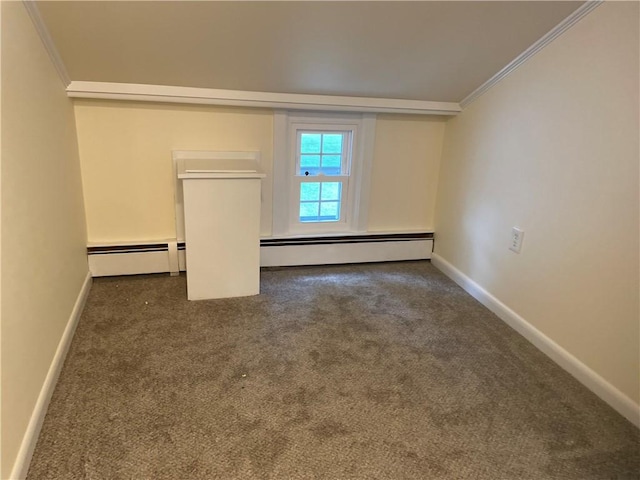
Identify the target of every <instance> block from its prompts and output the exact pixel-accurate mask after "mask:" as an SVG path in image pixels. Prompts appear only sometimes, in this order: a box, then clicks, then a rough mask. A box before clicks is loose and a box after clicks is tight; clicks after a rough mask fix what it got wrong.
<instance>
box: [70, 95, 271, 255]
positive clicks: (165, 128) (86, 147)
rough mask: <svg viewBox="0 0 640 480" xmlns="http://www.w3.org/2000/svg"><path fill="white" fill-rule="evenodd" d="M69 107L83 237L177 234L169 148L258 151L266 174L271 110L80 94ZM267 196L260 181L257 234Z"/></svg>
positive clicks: (267, 224)
mask: <svg viewBox="0 0 640 480" xmlns="http://www.w3.org/2000/svg"><path fill="white" fill-rule="evenodd" d="M75 113H76V122H77V126H78V146H79V149H80V159H81V162H82V182H83V185H84V192H85V208H86V212H87V231H88V236H89V241H90V242H97V243H100V242H127V241H148V240H163V239H169V238H175V237H176V227H175V207H174V183H173V182H174V177H173V170H172V168H173V167H172V160H171V151H172V150H221V151H260V152H262V158H261V163H262V167H263V169H264V170H265V172H266V173H267V174H270V173H271V169H272V163H273V162H272V151H273V146H272V144H273V120H272V117H273V115H272V112H271V111H270V110H259V109H240V108H225V107H208V106H188V105H166V104H164V105H163V104H148V103H129V102H112V101H96V100H79V101H76V104H75ZM271 196H272V194H271V188H270V185H269V184H268V182H264V189H263V198H264V200H265V201H264V203H263V211H262V233H263V234H264V235H268V234H270V232H271V211H270V209H269V208H270V205H271Z"/></svg>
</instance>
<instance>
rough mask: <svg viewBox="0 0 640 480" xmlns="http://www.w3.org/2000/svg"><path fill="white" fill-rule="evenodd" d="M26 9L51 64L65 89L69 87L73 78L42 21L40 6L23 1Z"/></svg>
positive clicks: (26, 0)
mask: <svg viewBox="0 0 640 480" xmlns="http://www.w3.org/2000/svg"><path fill="white" fill-rule="evenodd" d="M22 3H23V5H24V7H25V8H26V9H27V13H28V14H29V16H30V17H31V21H32V22H33V26H34V27H35V29H36V31H37V32H38V35H40V39H41V40H42V43H43V45H44V48H45V49H46V50H47V53H48V54H49V57H50V58H51V62H52V63H53V66H54V67H55V69H56V71H57V72H58V76H59V77H60V80H61V81H62V84H63V85H64V87H65V88H66V87H68V86H69V84H70V83H71V78H70V77H69V73H67V68H66V67H65V66H64V63H63V62H62V58H61V57H60V53H58V49H57V48H56V46H55V44H54V43H53V39H52V38H51V34H50V33H49V29H48V28H47V26H46V25H45V23H44V20H42V16H40V10H38V6H37V5H36V2H35V1H34V0H23V1H22Z"/></svg>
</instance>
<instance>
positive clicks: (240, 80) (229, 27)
mask: <svg viewBox="0 0 640 480" xmlns="http://www.w3.org/2000/svg"><path fill="white" fill-rule="evenodd" d="M582 3H583V2H575V1H574V2H563V1H537V2H527V1H493V2H489V1H470V2H457V1H426V2H420V1H418V2H416V1H413V2H398V1H390V2H377V1H356V2H328V1H319V2H307V1H297V2H296V1H294V2H268V1H267V2H264V1H262V2H230V1H220V2H217V1H195V2H191V1H152V2H149V1H143V2H133V1H124V2H122V1H115V2H111V1H91V2H89V1H70V2H57V1H56V2H51V1H40V2H37V6H38V8H39V10H40V14H41V17H42V19H43V20H44V22H45V24H46V26H47V27H48V29H49V33H50V34H51V37H52V39H53V43H54V44H55V46H56V47H57V49H58V52H59V54H60V57H61V58H62V61H63V63H64V65H65V67H66V69H67V71H68V73H69V76H70V78H71V80H73V81H94V82H117V83H133V84H151V85H171V86H182V87H201V88H213V89H228V90H245V91H254V92H275V93H294V94H317V95H343V96H355V97H375V98H396V99H407V100H425V101H437V102H460V101H461V100H462V99H464V98H465V97H466V96H467V95H469V94H470V93H471V92H473V91H474V90H475V89H476V88H478V87H479V86H480V85H482V84H483V83H484V82H485V81H486V80H488V79H489V78H491V77H492V76H493V75H494V74H495V73H496V72H498V71H500V70H501V69H502V68H503V67H504V66H505V65H507V64H508V63H509V62H510V61H511V60H513V59H514V58H515V57H517V56H518V55H519V54H520V53H522V52H523V51H524V50H526V49H527V48H528V47H529V46H531V45H532V44H533V43H534V42H536V41H537V40H538V39H539V38H540V37H542V36H543V35H544V34H546V33H547V32H548V31H549V30H551V29H552V28H553V27H555V26H556V25H557V24H558V23H560V22H561V21H562V20H563V19H564V18H566V17H567V16H569V14H571V13H572V12H573V11H574V10H576V9H577V8H579V7H580V6H581V5H582Z"/></svg>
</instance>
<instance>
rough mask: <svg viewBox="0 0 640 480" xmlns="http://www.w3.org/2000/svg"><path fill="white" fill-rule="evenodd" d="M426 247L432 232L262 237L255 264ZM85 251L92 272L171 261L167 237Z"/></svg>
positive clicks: (120, 271)
mask: <svg viewBox="0 0 640 480" xmlns="http://www.w3.org/2000/svg"><path fill="white" fill-rule="evenodd" d="M173 245H176V244H175V241H174V243H173ZM174 248H175V246H174ZM185 249H186V245H185V243H184V242H177V254H178V259H177V260H178V265H179V270H180V271H185V269H186V261H185ZM432 250H433V232H420V233H415V232H412V233H372V234H358V235H342V236H340V235H335V236H316V237H283V238H263V239H261V240H260V266H262V267H281V266H294V265H329V264H341V263H365V262H389V261H401V260H426V259H429V258H431V252H432ZM87 254H88V256H89V268H90V270H91V274H92V275H93V276H94V277H104V276H115V275H138V274H148V273H165V272H171V271H172V267H171V265H172V264H175V262H173V263H172V262H171V258H170V255H171V252H170V249H169V242H145V243H139V244H122V245H91V246H89V247H87Z"/></svg>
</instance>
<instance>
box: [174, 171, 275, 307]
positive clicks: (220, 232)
mask: <svg viewBox="0 0 640 480" xmlns="http://www.w3.org/2000/svg"><path fill="white" fill-rule="evenodd" d="M263 177H264V174H263V173H260V172H259V171H258V167H257V164H256V162H252V161H241V160H220V159H219V160H207V159H194V160H189V159H186V160H184V161H183V162H182V164H181V165H179V166H178V178H179V179H180V180H182V183H183V195H184V224H185V240H186V244H187V248H186V261H187V291H188V298H189V300H204V299H213V298H228V297H242V296H249V295H257V294H258V293H260V183H261V179H262V178H263Z"/></svg>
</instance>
